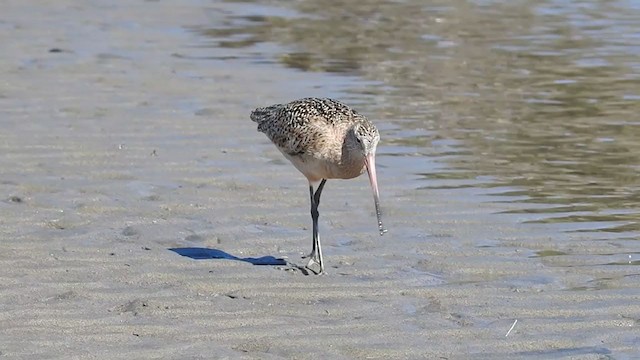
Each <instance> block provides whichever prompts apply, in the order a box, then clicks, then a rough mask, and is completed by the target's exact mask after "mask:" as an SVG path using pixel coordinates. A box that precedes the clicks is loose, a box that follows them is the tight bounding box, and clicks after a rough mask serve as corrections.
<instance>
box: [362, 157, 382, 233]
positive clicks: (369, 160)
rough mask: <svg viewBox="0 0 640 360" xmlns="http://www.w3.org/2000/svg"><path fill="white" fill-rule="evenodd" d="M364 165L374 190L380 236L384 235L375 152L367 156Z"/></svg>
mask: <svg viewBox="0 0 640 360" xmlns="http://www.w3.org/2000/svg"><path fill="white" fill-rule="evenodd" d="M364 164H365V166H366V167H367V174H369V181H370V182H371V189H372V190H373V201H374V202H375V204H376V216H377V217H378V230H379V231H380V235H384V233H386V232H387V229H385V228H384V225H382V213H381V212H380V193H379V191H378V179H377V177H376V155H375V154H374V153H373V152H370V153H369V154H367V156H366V157H365V158H364Z"/></svg>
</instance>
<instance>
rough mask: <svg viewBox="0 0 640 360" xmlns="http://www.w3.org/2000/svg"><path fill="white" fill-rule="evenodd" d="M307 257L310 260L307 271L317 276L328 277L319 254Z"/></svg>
mask: <svg viewBox="0 0 640 360" xmlns="http://www.w3.org/2000/svg"><path fill="white" fill-rule="evenodd" d="M306 257H308V258H309V262H308V263H307V266H306V268H307V270H309V271H311V272H313V273H314V274H316V275H327V272H326V271H324V266H323V264H322V261H321V260H320V258H319V257H318V256H317V254H313V253H312V254H310V255H309V256H306Z"/></svg>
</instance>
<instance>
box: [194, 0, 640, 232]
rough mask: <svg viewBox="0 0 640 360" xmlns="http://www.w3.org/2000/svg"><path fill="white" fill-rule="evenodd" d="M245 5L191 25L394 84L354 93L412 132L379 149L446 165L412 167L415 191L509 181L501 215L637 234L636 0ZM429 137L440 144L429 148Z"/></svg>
mask: <svg viewBox="0 0 640 360" xmlns="http://www.w3.org/2000/svg"><path fill="white" fill-rule="evenodd" d="M273 3H274V4H276V5H282V6H288V7H289V8H291V6H292V5H290V4H288V3H285V2H282V3H280V2H278V1H275V2H273ZM249 4H250V3H249ZM247 9H251V10H250V11H248V13H247V14H246V15H243V16H235V17H230V19H229V22H228V23H226V24H222V26H219V27H216V28H208V29H201V31H202V32H203V33H204V34H205V35H207V36H209V37H211V38H212V39H218V43H217V45H218V46H223V47H246V48H248V49H249V48H251V49H253V50H258V51H257V52H254V53H253V54H254V55H255V58H256V61H257V60H259V59H260V58H265V57H269V54H263V53H260V51H259V49H257V48H256V47H257V46H258V44H260V43H263V42H275V43H278V44H280V45H281V46H283V47H284V48H285V49H286V50H287V51H286V52H285V53H284V54H282V55H280V56H278V57H277V59H276V60H277V61H279V62H280V63H281V64H283V65H285V66H289V67H292V68H296V69H300V70H304V71H326V72H338V73H349V74H357V75H360V76H362V77H365V78H369V79H371V80H375V81H379V82H382V83H383V84H386V85H390V86H386V87H382V86H381V87H379V88H378V87H375V86H372V87H368V88H367V89H362V90H363V92H365V93H366V94H367V95H369V96H375V95H384V96H379V97H377V98H376V99H381V100H383V101H382V102H377V103H375V104H373V103H372V104H369V105H368V106H369V109H365V111H366V112H369V113H371V112H377V113H380V114H384V116H385V118H387V119H390V120H391V121H393V122H394V123H395V124H397V125H398V126H400V127H401V128H403V129H407V130H408V131H404V132H402V134H401V135H400V132H398V131H396V133H395V136H394V135H393V134H392V135H391V136H386V139H387V140H388V144H389V145H391V146H407V147H414V148H415V147H417V148H418V149H422V150H424V152H423V155H425V156H432V157H434V158H435V160H436V161H438V162H441V163H443V164H444V166H442V167H440V168H439V169H438V171H437V172H435V173H433V172H429V173H426V172H425V171H421V170H420V169H415V173H416V174H419V175H421V176H422V177H423V179H424V180H425V185H423V186H426V187H432V188H433V187H435V188H437V187H441V186H446V187H449V188H450V187H452V186H454V187H455V186H461V187H467V186H475V187H485V188H495V189H519V190H515V191H514V190H509V191H506V192H504V193H502V194H501V195H503V196H504V198H505V201H512V202H518V203H522V204H523V206H522V207H521V208H520V209H518V210H510V212H511V213H521V214H544V215H545V216H536V217H535V218H534V220H532V221H535V222H548V223H552V222H553V223H555V222H567V223H576V222H577V223H585V227H584V229H585V230H588V231H592V230H593V229H594V228H595V229H597V230H600V231H608V232H629V231H638V230H640V224H639V223H638V221H637V218H638V215H639V213H638V210H637V209H638V208H640V189H639V187H638V184H640V181H639V180H640V175H639V171H638V170H640V142H638V141H637V139H639V138H640V118H638V115H637V114H638V113H640V102H639V99H640V61H639V59H640V58H639V57H638V55H640V35H639V34H638V32H637V19H640V9H639V8H638V7H637V6H636V7H634V6H633V3H632V2H624V1H600V2H582V1H561V2H560V1H545V2H534V1H517V2H504V3H502V2H494V1H453V2H450V1H431V2H429V4H427V5H425V3H424V2H423V1H418V0H413V1H412V0H407V1H401V2H398V1H383V0H370V1H364V2H343V1H336V0H334V1H325V2H322V3H320V2H316V1H311V0H303V1H299V2H297V3H296V5H295V7H294V9H293V10H290V11H291V12H290V13H284V14H283V13H281V12H280V11H273V10H272V8H270V7H255V5H253V7H248V8H247ZM270 9H271V10H270ZM294 11H295V12H294ZM250 54H251V53H250ZM249 56H250V55H249ZM412 129H422V130H424V129H426V130H427V131H428V133H427V134H425V133H424V132H422V133H417V132H415V133H412V132H411V130H412ZM438 141H447V142H449V143H450V144H449V145H448V146H445V147H443V151H442V152H439V153H438V152H433V151H429V150H428V149H429V148H431V147H432V146H434V143H436V142H438ZM443 179H444V180H452V181H450V182H448V183H447V184H446V185H443V184H444V182H443V181H442V180H443ZM478 179H490V181H482V180H478ZM460 180H467V181H463V182H461V181H460ZM527 204H529V205H530V206H528V205H527ZM537 205H547V206H542V207H541V206H537ZM587 223H589V224H587ZM592 223H598V224H601V226H595V227H594V226H593V224H592ZM572 228H573V229H575V227H572Z"/></svg>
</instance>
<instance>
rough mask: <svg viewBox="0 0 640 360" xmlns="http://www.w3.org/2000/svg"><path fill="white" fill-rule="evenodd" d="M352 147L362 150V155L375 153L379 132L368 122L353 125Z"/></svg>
mask: <svg viewBox="0 0 640 360" xmlns="http://www.w3.org/2000/svg"><path fill="white" fill-rule="evenodd" d="M352 134H353V141H354V144H353V145H354V147H355V148H357V149H358V150H360V151H362V155H363V156H365V157H366V156H367V155H369V154H375V153H376V147H377V146H378V141H380V133H378V129H376V127H375V126H373V124H371V123H370V122H368V121H367V122H360V123H357V124H356V125H354V127H353V132H352Z"/></svg>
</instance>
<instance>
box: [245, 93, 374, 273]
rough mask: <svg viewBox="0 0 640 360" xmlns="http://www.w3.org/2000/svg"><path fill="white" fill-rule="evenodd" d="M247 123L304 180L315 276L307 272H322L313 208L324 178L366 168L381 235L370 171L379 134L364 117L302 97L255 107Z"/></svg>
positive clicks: (344, 176)
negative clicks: (308, 202) (311, 235)
mask: <svg viewBox="0 0 640 360" xmlns="http://www.w3.org/2000/svg"><path fill="white" fill-rule="evenodd" d="M251 120H253V121H254V122H256V123H257V124H258V131H260V132H263V133H265V134H266V135H267V137H268V138H269V139H270V140H271V141H272V142H273V143H274V144H275V145H276V147H277V148H278V149H279V150H280V151H281V152H282V154H283V155H284V156H285V157H286V158H287V159H289V161H291V163H292V164H293V165H294V166H295V167H296V168H297V169H298V170H299V171H300V172H301V173H303V174H304V175H305V176H306V177H307V180H308V181H309V194H310V197H311V217H312V219H313V246H312V250H311V254H310V255H309V258H310V259H309V264H307V269H310V270H311V271H314V272H315V270H313V269H312V268H313V267H315V266H316V265H317V266H319V268H320V269H319V272H318V273H319V274H322V273H324V265H323V260H322V250H321V248H320V236H319V234H318V216H319V213H318V205H319V204H320V194H321V193H322V189H323V188H324V184H325V183H326V181H327V179H351V178H354V177H357V176H359V175H360V174H362V173H363V172H364V170H365V169H366V170H367V172H368V174H369V180H370V182H371V188H372V189H373V197H374V202H375V206H376V215H377V217H378V229H379V230H380V235H382V234H384V233H385V232H386V230H385V229H384V227H383V225H382V220H381V214H380V206H379V200H378V198H379V195H378V183H377V180H376V167H375V153H376V147H377V145H378V141H379V140H380V134H379V133H378V129H376V127H375V126H374V125H373V124H372V123H371V122H370V121H369V120H367V118H365V117H364V116H363V115H360V114H358V113H357V112H356V111H355V110H353V109H351V108H349V107H348V106H347V105H345V104H343V103H341V102H339V101H336V100H332V99H326V98H325V99H319V98H305V99H300V100H295V101H292V102H290V103H288V104H276V105H271V106H267V107H263V108H257V109H255V110H254V111H253V112H252V113H251Z"/></svg>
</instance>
